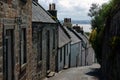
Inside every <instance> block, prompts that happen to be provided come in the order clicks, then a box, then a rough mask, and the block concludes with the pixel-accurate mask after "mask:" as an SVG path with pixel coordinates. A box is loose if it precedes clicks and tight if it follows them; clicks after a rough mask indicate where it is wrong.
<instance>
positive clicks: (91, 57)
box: [73, 25, 95, 66]
mask: <svg viewBox="0 0 120 80" xmlns="http://www.w3.org/2000/svg"><path fill="white" fill-rule="evenodd" d="M73 29H74V30H75V31H74V32H75V34H76V35H78V37H79V38H80V39H81V40H82V48H81V49H82V52H81V58H80V64H81V66H86V65H92V64H93V63H94V61H95V52H94V50H93V48H92V46H91V44H90V43H89V40H88V37H87V35H86V34H85V33H84V31H83V27H80V26H79V25H75V26H73Z"/></svg>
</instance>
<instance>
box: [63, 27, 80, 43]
mask: <svg viewBox="0 0 120 80" xmlns="http://www.w3.org/2000/svg"><path fill="white" fill-rule="evenodd" d="M64 28H65V30H66V31H67V32H68V34H69V35H70V37H71V44H76V43H78V42H81V40H80V39H79V38H78V37H77V36H76V35H75V34H74V33H73V32H72V31H70V30H69V29H68V28H66V27H64Z"/></svg>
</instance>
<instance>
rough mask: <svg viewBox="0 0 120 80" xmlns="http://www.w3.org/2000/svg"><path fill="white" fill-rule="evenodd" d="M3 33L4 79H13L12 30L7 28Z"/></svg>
mask: <svg viewBox="0 0 120 80" xmlns="http://www.w3.org/2000/svg"><path fill="white" fill-rule="evenodd" d="M5 33H6V35H5V45H4V46H5V51H4V55H5V56H4V62H5V63H4V68H5V69H4V72H5V79H4V80H14V43H13V39H14V32H13V30H12V29H9V30H6V31H5Z"/></svg>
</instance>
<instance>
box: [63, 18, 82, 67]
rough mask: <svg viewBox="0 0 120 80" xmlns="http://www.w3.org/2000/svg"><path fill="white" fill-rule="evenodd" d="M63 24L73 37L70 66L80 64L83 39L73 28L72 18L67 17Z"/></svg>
mask: <svg viewBox="0 0 120 80" xmlns="http://www.w3.org/2000/svg"><path fill="white" fill-rule="evenodd" d="M63 25H64V28H65V30H66V31H67V33H68V34H69V35H70V38H71V49H70V50H71V53H70V67H77V66H80V54H81V40H80V39H79V38H78V36H76V35H75V34H74V32H73V30H72V23H71V18H65V19H64V23H63Z"/></svg>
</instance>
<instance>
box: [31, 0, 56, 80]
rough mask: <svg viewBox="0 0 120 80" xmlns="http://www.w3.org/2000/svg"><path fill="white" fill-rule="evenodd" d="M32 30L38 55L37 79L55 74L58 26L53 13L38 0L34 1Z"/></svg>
mask: <svg viewBox="0 0 120 80" xmlns="http://www.w3.org/2000/svg"><path fill="white" fill-rule="evenodd" d="M51 6H53V5H51ZM51 6H50V7H51ZM53 9H55V8H54V7H53V8H52V10H53ZM53 11H54V10H53ZM32 31H33V33H32V36H33V38H32V40H33V50H34V52H33V53H34V54H35V56H36V58H35V63H36V65H35V66H36V70H35V71H36V74H35V75H36V76H37V78H36V79H35V80H39V79H42V78H45V77H47V76H48V77H49V76H51V75H53V73H54V71H55V68H56V66H55V65H56V60H55V59H56V54H57V43H58V40H57V38H58V28H57V23H56V21H54V20H53V19H52V15H51V14H50V13H48V12H47V11H46V10H45V9H44V8H43V7H42V6H41V5H40V4H39V3H38V1H33V2H32Z"/></svg>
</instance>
